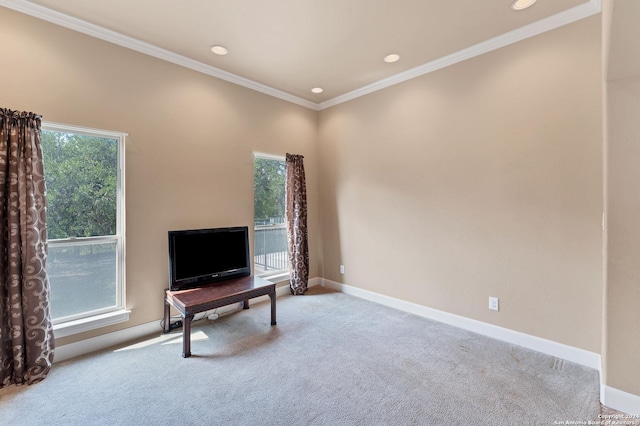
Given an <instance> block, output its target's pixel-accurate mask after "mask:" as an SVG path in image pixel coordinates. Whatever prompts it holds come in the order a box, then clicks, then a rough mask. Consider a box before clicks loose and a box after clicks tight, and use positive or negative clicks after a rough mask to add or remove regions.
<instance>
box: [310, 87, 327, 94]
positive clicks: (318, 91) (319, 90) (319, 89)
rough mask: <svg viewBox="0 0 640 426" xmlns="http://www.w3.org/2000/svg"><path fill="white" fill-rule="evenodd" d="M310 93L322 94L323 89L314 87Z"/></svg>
mask: <svg viewBox="0 0 640 426" xmlns="http://www.w3.org/2000/svg"><path fill="white" fill-rule="evenodd" d="M311 91H312V92H313V93H322V92H324V89H323V88H322V87H314V88H313V89H311Z"/></svg>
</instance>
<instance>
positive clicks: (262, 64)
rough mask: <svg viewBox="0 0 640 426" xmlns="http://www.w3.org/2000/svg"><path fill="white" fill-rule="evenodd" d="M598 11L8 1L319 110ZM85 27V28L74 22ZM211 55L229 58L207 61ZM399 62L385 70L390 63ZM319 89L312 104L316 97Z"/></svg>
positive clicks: (309, 1) (335, 1)
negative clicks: (217, 49) (389, 59)
mask: <svg viewBox="0 0 640 426" xmlns="http://www.w3.org/2000/svg"><path fill="white" fill-rule="evenodd" d="M600 1H601V0H538V2H537V3H536V4H534V5H533V6H532V7H531V8H529V9H527V10H524V11H513V10H512V9H511V7H510V6H511V3H512V0H455V1H453V0H275V1H261V0H233V1H228V0H227V1H223V0H181V1H169V0H90V1H88V0H65V1H59V0H32V1H26V0H0V6H5V7H9V8H12V9H15V10H18V11H21V12H24V13H27V14H30V15H33V16H36V17H38V18H41V19H45V20H48V21H51V22H54V23H57V24H60V25H63V26H66V27H69V28H72V29H75V30H78V31H82V32H85V33H88V34H91V35H93V36H96V37H99V38H103V39H106V40H109V41H112V42H115V43H118V44H121V45H124V46H127V47H130V48H133V49H135V50H139V51H141V52H144V53H147V54H151V55H154V56H159V57H162V58H163V59H167V60H169V61H172V62H175V63H180V64H181V65H184V66H188V67H190V68H193V69H197V70H199V71H201V72H205V73H208V74H211V75H215V76H217V77H220V78H223V79H225V80H229V81H233V82H236V83H238V84H241V85H244V86H247V87H251V88H254V89H256V90H260V91H263V92H265V93H269V94H271V95H274V96H277V97H280V98H283V99H287V100H289V101H292V102H295V103H299V104H301V105H304V106H307V107H310V108H314V109H321V108H323V107H327V106H331V105H333V104H336V103H339V102H341V101H344V100H348V99H350V98H353V97H356V96H358V95H360V94H363V93H366V92H369V91H373V90H376V89H378V88H381V87H385V86H388V85H391V84H394V83H397V82H399V81H402V80H405V79H408V78H411V77H414V76H416V75H420V74H424V73H426V72H429V71H432V70H434V69H438V68H441V67H442V66H446V65H448V64H451V63H455V62H458V61H460V60H464V59H466V58H468V57H472V56H475V55H477V54H481V53H484V52H486V51H489V50H493V49H495V48H498V47H501V46H504V45H506V44H510V43H513V42H515V41H519V40H522V39H524V38H526V37H529V36H532V35H535V34H539V33H541V32H544V31H547V30H550V29H553V28H556V27H558V26H561V25H565V24H567V23H570V22H573V21H575V20H578V19H582V18H584V17H586V16H590V15H592V14H595V13H599V12H600V8H601V3H600ZM74 18H77V19H74ZM213 44H221V45H224V46H225V47H227V48H228V49H229V52H230V53H229V54H228V55H227V56H216V55H213V54H212V53H211V52H210V51H209V47H210V46H211V45H213ZM389 53H398V54H400V55H401V59H400V61H398V62H396V63H394V64H387V63H385V62H384V61H383V60H382V59H383V57H384V56H385V55H386V54H389ZM316 86H320V87H322V88H324V90H325V91H324V93H322V94H319V95H316V94H313V93H311V91H310V90H311V88H313V87H316Z"/></svg>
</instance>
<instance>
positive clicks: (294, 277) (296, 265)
mask: <svg viewBox="0 0 640 426" xmlns="http://www.w3.org/2000/svg"><path fill="white" fill-rule="evenodd" d="M303 158H304V157H303V156H302V155H293V154H287V158H286V161H287V181H286V191H285V193H286V195H285V198H286V216H287V242H288V245H289V269H290V270H289V273H290V289H291V294H294V295H300V294H304V293H305V292H306V291H307V288H308V284H309V242H308V236H307V184H306V181H305V175H304V164H303Z"/></svg>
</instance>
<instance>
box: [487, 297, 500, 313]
mask: <svg viewBox="0 0 640 426" xmlns="http://www.w3.org/2000/svg"><path fill="white" fill-rule="evenodd" d="M499 308H500V299H498V298H497V297H490V298H489V309H491V310H492V311H497V310H499Z"/></svg>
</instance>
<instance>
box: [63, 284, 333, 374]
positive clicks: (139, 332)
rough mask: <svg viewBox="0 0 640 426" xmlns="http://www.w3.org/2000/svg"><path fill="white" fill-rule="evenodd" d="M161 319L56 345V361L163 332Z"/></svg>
mask: <svg viewBox="0 0 640 426" xmlns="http://www.w3.org/2000/svg"><path fill="white" fill-rule="evenodd" d="M320 284H321V280H320V278H317V277H316V278H311V279H310V280H309V284H308V285H309V287H313V286H316V285H320ZM285 294H291V292H290V290H289V286H288V285H285V286H281V287H276V297H281V296H284V295H285ZM266 300H269V296H260V297H256V298H254V299H250V300H249V304H250V305H253V304H255V303H260V302H264V301H266ZM238 309H240V308H239V307H238V304H237V303H234V304H232V305H227V306H222V307H221V308H218V309H217V310H216V313H218V314H220V315H224V314H227V313H229V312H233V311H236V310H238ZM160 321H161V320H160V319H157V320H155V321H151V322H148V323H145V324H140V325H136V326H134V327H129V328H125V329H123V330H118V331H114V332H113V333H107V334H103V335H100V336H97V337H92V338H90V339H85V340H80V341H78V342H75V343H69V344H68V345H64V346H58V347H56V351H55V356H54V362H56V363H58V362H62V361H66V360H68V359H71V358H75V357H78V356H81V355H85V354H88V353H91V352H96V351H100V350H103V349H107V348H109V347H112V346H116V345H120V344H122V343H126V342H129V341H132V340H135V339H139V338H141V337H145V336H149V335H151V334H160V333H162V328H160Z"/></svg>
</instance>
